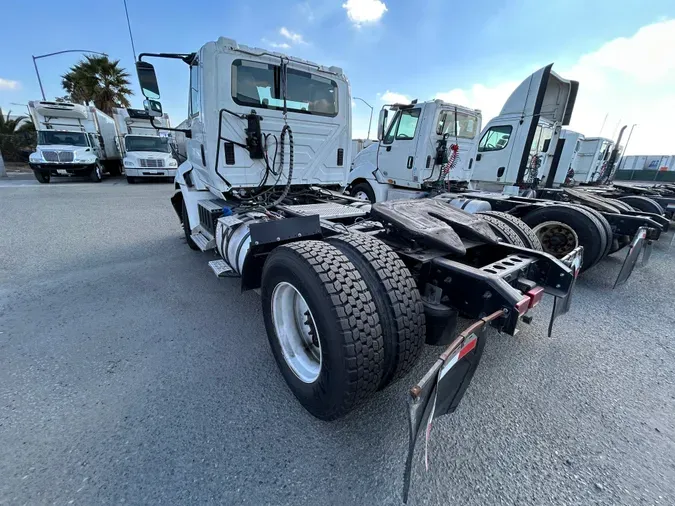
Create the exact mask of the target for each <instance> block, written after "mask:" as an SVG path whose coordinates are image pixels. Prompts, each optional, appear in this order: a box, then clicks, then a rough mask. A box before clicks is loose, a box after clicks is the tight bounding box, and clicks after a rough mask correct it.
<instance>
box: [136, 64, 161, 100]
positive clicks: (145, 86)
mask: <svg viewBox="0 0 675 506" xmlns="http://www.w3.org/2000/svg"><path fill="white" fill-rule="evenodd" d="M136 73H137V74H138V82H139V84H140V85H141V92H142V93H143V96H144V97H145V98H148V99H151V100H157V99H158V98H159V85H158V84H157V76H156V75H155V67H153V66H152V64H150V63H148V62H144V61H139V62H136Z"/></svg>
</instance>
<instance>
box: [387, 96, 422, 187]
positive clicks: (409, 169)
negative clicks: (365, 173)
mask: <svg viewBox="0 0 675 506" xmlns="http://www.w3.org/2000/svg"><path fill="white" fill-rule="evenodd" d="M420 115H421V108H420V107H415V108H411V109H400V110H398V111H397V112H396V115H395V116H394V118H393V119H392V121H391V123H390V125H389V128H388V130H387V133H386V134H385V136H384V138H383V139H382V141H381V142H380V146H379V149H378V154H377V167H378V169H379V171H380V173H381V174H382V175H383V176H384V178H385V180H387V181H388V182H390V183H391V184H395V185H401V186H418V187H419V182H414V178H413V173H416V172H417V171H415V170H413V169H414V168H415V152H416V148H417V139H418V138H417V137H416V135H415V134H416V132H417V128H418V124H419V122H420Z"/></svg>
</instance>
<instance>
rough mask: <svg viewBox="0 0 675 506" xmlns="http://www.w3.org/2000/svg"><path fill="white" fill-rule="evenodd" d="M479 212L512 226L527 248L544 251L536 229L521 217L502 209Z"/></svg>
mask: <svg viewBox="0 0 675 506" xmlns="http://www.w3.org/2000/svg"><path fill="white" fill-rule="evenodd" d="M478 214H483V215H487V216H492V217H493V218H496V219H498V220H500V221H502V222H503V223H505V224H507V225H508V226H510V227H511V228H512V229H513V231H514V232H515V233H516V234H517V235H518V237H519V238H520V240H521V241H522V243H523V246H524V247H525V248H530V249H533V250H536V251H543V250H542V248H541V242H540V241H539V238H538V237H537V234H535V233H534V231H533V230H532V229H531V228H530V227H529V226H528V225H527V223H525V222H524V221H523V220H521V219H520V218H516V217H515V216H511V215H510V214H508V213H503V212H501V211H482V212H480V213H478Z"/></svg>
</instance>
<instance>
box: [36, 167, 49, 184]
mask: <svg viewBox="0 0 675 506" xmlns="http://www.w3.org/2000/svg"><path fill="white" fill-rule="evenodd" d="M33 173H34V174H35V179H37V180H38V182H39V183H42V184H47V183H49V182H50V181H51V180H52V175H51V174H50V173H49V172H42V171H39V170H36V171H33Z"/></svg>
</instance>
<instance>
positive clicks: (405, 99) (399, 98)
mask: <svg viewBox="0 0 675 506" xmlns="http://www.w3.org/2000/svg"><path fill="white" fill-rule="evenodd" d="M380 100H382V102H384V103H385V104H409V103H410V102H411V98H410V97H409V96H408V95H404V94H402V93H396V92H394V91H389V90H387V91H385V92H384V93H383V94H382V95H380Z"/></svg>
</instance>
